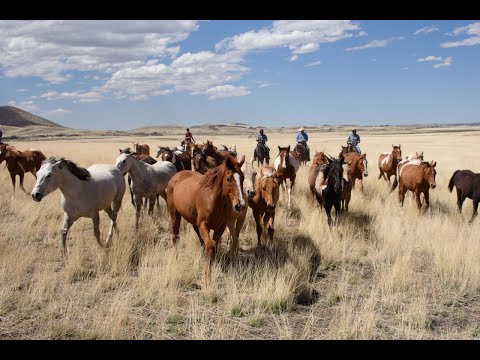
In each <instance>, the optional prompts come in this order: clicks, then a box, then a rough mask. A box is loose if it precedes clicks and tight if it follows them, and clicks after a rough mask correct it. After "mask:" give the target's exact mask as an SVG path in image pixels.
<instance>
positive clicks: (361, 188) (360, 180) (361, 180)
mask: <svg viewBox="0 0 480 360" xmlns="http://www.w3.org/2000/svg"><path fill="white" fill-rule="evenodd" d="M358 181H359V182H360V192H361V193H362V196H363V176H362V177H361V178H360V179H358Z"/></svg>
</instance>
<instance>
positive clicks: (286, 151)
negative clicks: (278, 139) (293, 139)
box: [278, 145, 290, 169]
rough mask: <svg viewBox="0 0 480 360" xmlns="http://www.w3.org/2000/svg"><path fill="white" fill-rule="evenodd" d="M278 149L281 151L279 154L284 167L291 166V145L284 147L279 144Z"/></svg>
mask: <svg viewBox="0 0 480 360" xmlns="http://www.w3.org/2000/svg"><path fill="white" fill-rule="evenodd" d="M278 151H279V152H280V153H279V154H278V156H280V162H281V163H282V164H283V165H282V169H286V168H287V167H289V166H290V145H288V146H287V147H283V148H282V147H280V145H279V146H278Z"/></svg>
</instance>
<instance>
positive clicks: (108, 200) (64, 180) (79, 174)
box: [31, 156, 125, 255]
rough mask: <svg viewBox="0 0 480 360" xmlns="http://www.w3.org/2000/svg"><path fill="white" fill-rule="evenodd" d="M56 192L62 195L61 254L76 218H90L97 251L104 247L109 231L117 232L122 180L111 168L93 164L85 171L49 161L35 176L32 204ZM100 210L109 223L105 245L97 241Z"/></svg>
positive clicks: (110, 233)
mask: <svg viewBox="0 0 480 360" xmlns="http://www.w3.org/2000/svg"><path fill="white" fill-rule="evenodd" d="M57 188H59V189H60V191H61V192H62V207H63V211H64V216H63V227H62V253H63V254H64V255H66V254H67V246H66V242H67V234H68V230H69V229H70V227H71V226H72V225H73V223H74V222H75V221H76V220H77V219H78V218H80V217H87V218H91V219H92V221H93V233H94V235H95V238H96V239H97V242H98V244H99V245H100V246H101V247H108V246H109V245H110V244H111V240H112V235H113V234H112V231H113V229H115V230H116V232H117V233H118V228H117V223H116V221H117V213H118V210H120V207H121V204H122V199H123V195H124V194H125V179H124V177H123V174H122V173H121V172H120V171H119V170H118V169H117V168H115V167H114V166H112V165H107V164H94V165H92V166H90V167H89V168H88V169H84V168H81V167H79V166H77V165H76V164H75V163H73V162H71V161H70V160H65V159H64V158H58V159H57V158H55V157H53V156H52V157H50V158H48V159H47V160H45V161H44V162H43V164H42V166H41V167H40V169H39V170H38V172H37V182H36V183H35V187H34V188H33V190H32V194H31V195H32V198H33V200H35V201H37V202H39V201H41V200H42V198H43V197H44V196H47V195H48V194H50V193H51V192H53V191H54V190H56V189H57ZM101 210H104V211H105V212H106V213H107V214H108V216H109V218H110V220H111V225H110V231H109V233H108V236H107V240H106V242H105V244H103V243H102V241H101V240H100V215H99V212H100V211H101Z"/></svg>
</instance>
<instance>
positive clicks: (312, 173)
mask: <svg viewBox="0 0 480 360" xmlns="http://www.w3.org/2000/svg"><path fill="white" fill-rule="evenodd" d="M326 164H328V159H327V156H326V155H325V153H324V152H323V151H320V152H318V151H315V154H314V155H313V161H312V165H310V168H309V170H308V185H309V186H310V191H311V192H312V195H313V197H314V198H315V179H316V178H317V176H318V173H319V172H320V168H321V167H322V166H323V165H326Z"/></svg>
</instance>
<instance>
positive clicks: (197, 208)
mask: <svg viewBox="0 0 480 360" xmlns="http://www.w3.org/2000/svg"><path fill="white" fill-rule="evenodd" d="M244 161H245V158H242V160H241V161H240V162H237V160H236V159H235V158H234V157H233V156H230V157H228V158H227V159H226V160H225V161H224V162H223V163H222V164H221V165H220V166H217V167H216V168H214V169H210V170H209V171H207V173H206V174H205V175H201V174H199V173H198V172H194V171H181V172H179V173H177V174H175V175H174V176H173V177H172V178H171V179H170V181H169V182H168V186H167V206H168V212H169V214H170V221H171V226H172V240H173V243H174V245H175V246H176V244H177V240H178V238H179V235H178V234H179V231H180V221H181V219H182V217H183V218H184V219H185V220H186V221H187V222H189V223H190V224H192V226H193V229H194V230H195V232H196V233H197V235H198V238H199V240H200V243H201V244H203V245H204V247H205V253H206V255H207V257H208V261H207V266H206V269H205V270H206V277H207V279H209V277H210V271H211V264H212V262H213V260H214V258H215V253H216V251H217V244H218V243H219V242H220V239H221V237H222V235H223V232H224V231H225V228H226V227H227V226H228V227H229V229H230V234H231V235H232V237H233V238H234V239H233V242H234V243H235V242H238V239H236V235H237V233H236V231H234V230H233V229H234V226H235V222H236V217H237V215H238V214H240V213H242V212H243V211H244V210H245V207H246V203H245V199H244V198H243V180H244V175H243V172H242V170H241V167H242V165H243V162H244ZM210 230H213V239H212V238H210Z"/></svg>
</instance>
